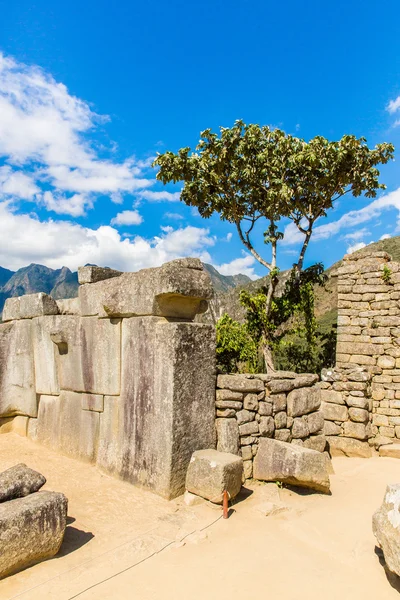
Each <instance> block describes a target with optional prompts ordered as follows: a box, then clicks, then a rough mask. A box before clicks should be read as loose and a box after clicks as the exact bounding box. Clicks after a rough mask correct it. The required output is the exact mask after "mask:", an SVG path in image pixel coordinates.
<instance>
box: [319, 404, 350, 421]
mask: <svg viewBox="0 0 400 600" xmlns="http://www.w3.org/2000/svg"><path fill="white" fill-rule="evenodd" d="M321 410H322V414H323V415H324V419H325V420H326V421H347V419H348V418H349V413H348V410H347V407H346V406H342V405H339V404H330V403H328V402H323V403H322V404H321Z"/></svg>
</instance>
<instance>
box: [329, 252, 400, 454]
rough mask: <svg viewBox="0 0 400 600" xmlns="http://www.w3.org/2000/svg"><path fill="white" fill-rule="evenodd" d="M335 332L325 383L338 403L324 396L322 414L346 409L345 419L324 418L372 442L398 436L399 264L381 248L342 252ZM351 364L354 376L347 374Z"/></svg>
mask: <svg viewBox="0 0 400 600" xmlns="http://www.w3.org/2000/svg"><path fill="white" fill-rule="evenodd" d="M337 333H338V336H337V349H336V369H335V373H334V375H333V377H334V379H336V380H335V382H330V383H331V388H332V390H333V391H338V392H341V394H342V400H343V401H344V404H340V403H336V408H335V409H333V408H328V403H330V404H335V403H334V402H332V401H331V400H327V398H329V397H331V398H333V397H334V396H333V395H332V396H329V394H328V395H326V396H325V399H326V406H325V409H324V410H325V412H324V414H325V418H327V414H330V411H331V413H332V414H331V416H335V415H334V412H332V411H336V413H335V414H336V415H338V414H339V413H340V411H342V415H341V416H342V417H344V416H345V413H346V410H347V413H346V414H347V415H348V420H347V421H341V419H336V421H335V420H330V422H331V423H333V424H334V425H336V426H337V428H339V427H340V429H341V433H338V435H341V434H345V433H344V432H347V433H352V437H354V438H355V439H359V440H366V439H369V442H370V444H371V445H374V446H376V447H379V446H381V445H383V444H388V443H391V442H393V441H394V440H395V439H396V438H397V439H398V438H400V264H399V263H396V262H393V261H392V260H391V257H390V256H389V255H388V254H387V253H386V252H369V253H365V252H364V253H355V254H351V255H347V256H345V257H344V260H343V265H342V266H341V267H340V268H339V269H338V331H337ZM352 367H355V368H356V369H355V370H354V372H353V373H354V374H356V376H357V377H359V379H357V378H356V379H355V378H354V375H353V376H351V375H349V373H350V372H351V370H352ZM357 368H358V370H357ZM338 374H340V376H341V377H343V379H341V380H340V379H337V375H338ZM326 393H327V392H326ZM335 397H336V398H339V396H337V395H336V396H335ZM357 398H359V400H357ZM340 406H342V408H341V409H340V408H338V407H340ZM363 411H368V413H369V414H368V420H367V418H366V412H363ZM339 423H341V424H339ZM329 428H330V430H331V431H332V432H333V431H335V430H336V431H339V430H338V429H337V428H335V427H334V426H333V425H330V426H328V429H329ZM334 435H335V434H334Z"/></svg>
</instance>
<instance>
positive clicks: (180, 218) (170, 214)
mask: <svg viewBox="0 0 400 600" xmlns="http://www.w3.org/2000/svg"><path fill="white" fill-rule="evenodd" d="M164 218H165V219H170V220H172V221H183V220H184V218H185V217H184V216H183V215H180V214H179V213H174V212H166V213H164Z"/></svg>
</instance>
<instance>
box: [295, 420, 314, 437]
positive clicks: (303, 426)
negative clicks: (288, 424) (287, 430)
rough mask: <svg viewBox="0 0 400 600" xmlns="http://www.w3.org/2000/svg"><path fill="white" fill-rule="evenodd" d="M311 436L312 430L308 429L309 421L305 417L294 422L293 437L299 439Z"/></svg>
mask: <svg viewBox="0 0 400 600" xmlns="http://www.w3.org/2000/svg"><path fill="white" fill-rule="evenodd" d="M308 435H310V430H309V428H308V424H307V420H306V419H305V417H296V418H295V419H294V420H293V425H292V437H293V438H295V439H297V438H305V437H307V436H308Z"/></svg>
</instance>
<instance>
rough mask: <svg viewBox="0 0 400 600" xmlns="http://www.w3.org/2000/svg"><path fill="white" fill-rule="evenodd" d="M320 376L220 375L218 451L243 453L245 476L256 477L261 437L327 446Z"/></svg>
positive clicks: (280, 374) (280, 372) (218, 387)
mask: <svg viewBox="0 0 400 600" xmlns="http://www.w3.org/2000/svg"><path fill="white" fill-rule="evenodd" d="M318 380H319V377H318V375H313V374H303V375H296V373H292V372H286V371H278V372H276V373H274V374H268V375H266V374H259V375H218V378H217V390H216V398H215V406H216V429H217V450H221V451H222V452H231V453H232V454H239V455H240V456H242V458H243V461H244V462H243V465H244V477H245V479H249V478H251V477H252V474H253V459H254V457H255V456H256V454H257V450H258V443H259V439H260V437H269V438H274V439H276V440H280V441H283V442H290V443H292V444H298V445H300V446H305V447H306V448H311V449H313V450H318V451H320V452H323V451H324V450H325V446H326V439H325V436H324V432H323V429H324V417H323V413H322V411H321V409H320V407H321V390H320V388H319V385H318V384H317V382H318Z"/></svg>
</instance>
